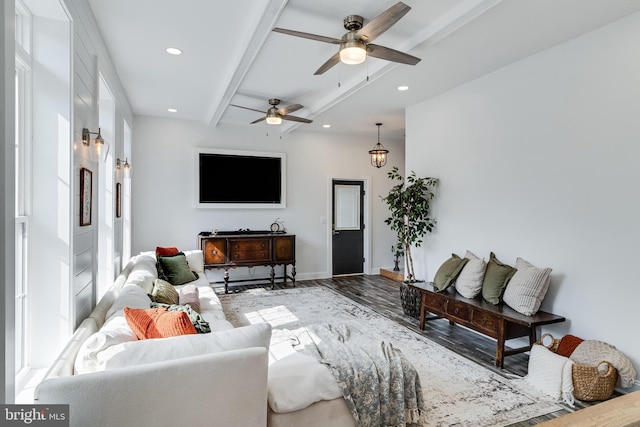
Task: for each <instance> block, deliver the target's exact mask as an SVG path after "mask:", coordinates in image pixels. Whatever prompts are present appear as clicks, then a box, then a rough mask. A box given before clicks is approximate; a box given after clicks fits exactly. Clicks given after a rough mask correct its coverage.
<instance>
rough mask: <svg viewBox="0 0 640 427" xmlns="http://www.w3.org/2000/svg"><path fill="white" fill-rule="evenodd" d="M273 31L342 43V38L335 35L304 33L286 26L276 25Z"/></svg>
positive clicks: (326, 41) (320, 40)
mask: <svg viewBox="0 0 640 427" xmlns="http://www.w3.org/2000/svg"><path fill="white" fill-rule="evenodd" d="M271 31H275V32H276V33H282V34H288V35H290V36H296V37H302V38H303V39H311V40H317V41H319V42H325V43H331V44H340V43H342V40H340V39H335V38H333V37H325V36H319V35H317V34H311V33H303V32H302V31H295V30H287V29H285V28H277V27H276V28H274V29H273V30H271Z"/></svg>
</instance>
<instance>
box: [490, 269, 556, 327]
mask: <svg viewBox="0 0 640 427" xmlns="http://www.w3.org/2000/svg"><path fill="white" fill-rule="evenodd" d="M516 269H517V270H518V271H516V273H515V274H514V275H513V277H512V278H511V280H510V281H509V284H508V285H507V288H506V289H505V290H504V295H503V296H502V300H503V301H504V302H505V304H507V305H508V306H509V307H511V308H513V309H514V310H515V311H517V312H518V313H522V314H525V315H527V316H531V315H533V314H536V313H537V312H538V310H539V309H540V304H542V300H543V299H544V297H545V295H546V294H547V290H549V283H550V282H551V269H550V268H536V267H534V266H533V265H531V264H530V263H528V262H527V261H525V260H523V259H522V258H518V259H516Z"/></svg>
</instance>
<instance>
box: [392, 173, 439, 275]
mask: <svg viewBox="0 0 640 427" xmlns="http://www.w3.org/2000/svg"><path fill="white" fill-rule="evenodd" d="M387 176H388V177H389V179H391V180H394V181H400V182H399V183H398V184H396V185H394V186H393V187H392V188H391V190H390V191H389V194H387V196H386V197H382V200H384V202H385V203H386V204H387V206H389V211H391V216H390V217H389V218H387V219H385V220H384V222H385V224H387V225H388V226H389V227H390V228H391V230H393V231H395V232H396V233H397V235H398V241H397V243H396V249H397V251H398V252H400V253H402V254H403V255H404V256H405V260H406V264H407V280H408V281H409V282H412V281H416V279H415V273H414V270H413V257H412V256H411V247H412V246H415V247H420V245H422V239H423V237H424V236H425V234H427V233H430V232H431V231H432V230H433V228H434V227H435V225H436V220H435V219H434V218H431V216H430V214H431V213H430V210H431V200H433V197H434V193H433V189H434V187H435V186H436V184H437V183H438V179H437V178H418V177H417V176H416V174H415V172H413V171H412V172H411V175H409V176H408V177H407V179H406V180H405V179H404V178H403V177H402V175H400V173H399V172H398V168H397V167H396V166H394V167H393V169H391V171H390V172H389V173H387Z"/></svg>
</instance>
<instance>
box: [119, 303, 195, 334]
mask: <svg viewBox="0 0 640 427" xmlns="http://www.w3.org/2000/svg"><path fill="white" fill-rule="evenodd" d="M124 317H125V319H126V320H127V324H128V325H129V327H130V328H131V330H132V331H133V333H134V334H136V337H138V339H139V340H144V339H149V338H168V337H176V336H179V335H187V334H195V333H196V328H195V327H194V326H193V323H191V320H190V319H189V316H188V315H187V313H185V312H183V311H168V310H167V309H166V308H149V309H144V308H129V307H125V308H124Z"/></svg>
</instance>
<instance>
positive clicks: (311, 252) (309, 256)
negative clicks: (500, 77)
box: [131, 116, 404, 279]
mask: <svg viewBox="0 0 640 427" xmlns="http://www.w3.org/2000/svg"><path fill="white" fill-rule="evenodd" d="M266 126H267V125H266V124H264V125H253V126H248V125H247V126H222V125H221V126H218V127H216V128H209V127H207V126H205V125H203V124H202V123H200V122H195V121H185V120H166V119H159V118H151V117H145V116H136V117H135V119H134V124H133V127H134V129H135V132H134V135H133V158H132V163H131V164H132V171H133V176H134V178H133V180H132V181H133V200H132V203H133V230H134V231H133V253H136V252H139V251H143V250H153V249H155V247H156V246H173V245H176V246H178V247H179V248H182V249H189V248H194V247H196V243H197V235H198V233H199V232H201V231H208V230H212V229H214V228H215V229H218V230H237V229H239V228H249V229H253V230H266V229H268V228H269V225H270V224H271V223H272V222H273V221H274V220H275V219H276V218H280V219H281V220H283V221H284V225H285V227H286V229H287V231H288V232H290V233H292V234H295V235H296V257H297V262H296V269H297V278H298V279H305V278H318V277H330V276H331V272H330V270H328V268H329V265H328V261H327V248H328V244H329V236H330V234H329V232H328V230H329V227H330V223H331V219H330V216H329V212H328V211H327V209H328V206H329V203H330V200H329V201H328V200H327V199H328V195H329V194H330V190H328V188H329V187H330V182H331V181H330V179H331V178H332V177H335V178H356V179H368V180H370V188H371V194H369V195H368V197H369V199H370V201H371V206H372V209H371V212H372V214H371V224H367V227H371V230H372V237H371V246H372V257H371V258H372V259H371V260H370V264H371V267H372V272H373V274H378V269H379V268H380V267H389V266H392V265H393V259H392V255H391V245H392V244H393V243H394V241H395V237H394V234H393V233H392V232H391V231H389V230H388V227H387V226H386V225H385V224H384V219H385V218H386V216H387V213H388V211H387V209H386V206H385V205H384V204H383V203H382V201H381V200H380V197H379V196H380V195H385V194H387V192H388V191H389V188H390V187H391V185H390V184H391V182H390V181H389V180H388V178H387V172H388V171H389V170H390V169H391V167H392V166H393V165H398V166H399V167H400V169H401V170H403V168H402V162H403V161H404V148H403V145H404V144H403V142H402V141H386V140H385V139H384V133H383V134H382V142H383V145H384V146H385V147H386V148H387V149H389V150H390V157H389V158H390V160H389V163H388V164H387V165H386V166H385V167H384V168H381V169H376V168H374V167H372V166H371V164H370V160H369V154H368V151H369V150H370V149H371V148H372V147H373V146H374V145H375V143H376V138H377V133H376V132H377V131H376V129H375V127H374V126H373V124H372V130H371V138H369V139H366V140H357V139H355V140H354V137H351V136H346V135H342V136H340V135H335V133H333V132H332V131H331V130H328V131H327V132H326V134H323V133H313V132H305V131H304V130H300V129H298V130H296V131H295V132H293V133H292V134H289V135H283V136H282V138H280V134H279V132H278V131H277V128H275V129H274V130H271V129H268V128H267V127H266ZM267 131H268V133H269V135H268V136H267ZM196 147H208V148H213V147H215V148H225V149H236V150H253V151H263V152H285V153H286V154H287V208H286V209H245V210H233V209H195V208H194V207H193V205H194V195H193V194H194V188H195V184H194V170H193V169H194V149H195V148H196ZM225 179H233V177H231V176H229V177H224V176H221V177H220V180H221V182H224V180H225ZM321 217H325V218H328V220H327V223H325V224H323V223H321V221H320V219H321ZM231 274H232V275H236V276H237V275H238V274H241V272H240V271H237V272H236V271H234V272H232V273H231Z"/></svg>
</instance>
